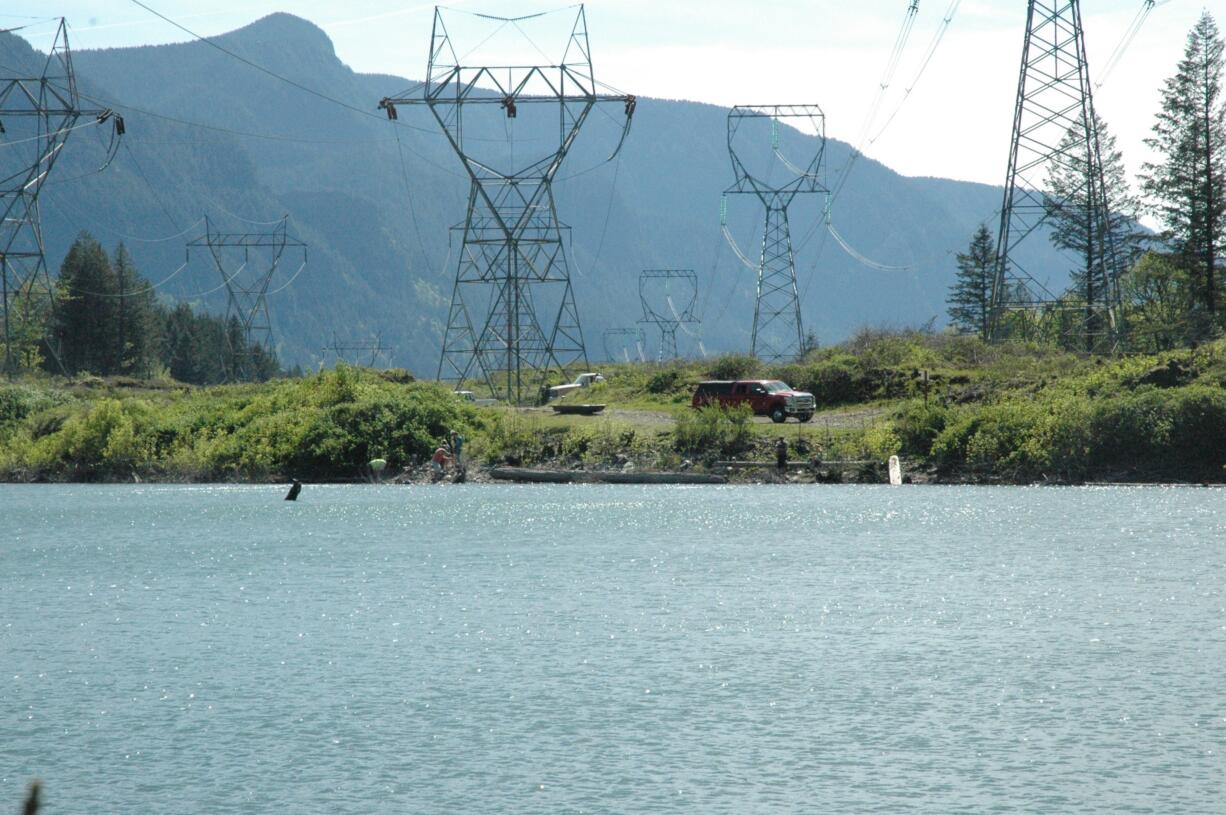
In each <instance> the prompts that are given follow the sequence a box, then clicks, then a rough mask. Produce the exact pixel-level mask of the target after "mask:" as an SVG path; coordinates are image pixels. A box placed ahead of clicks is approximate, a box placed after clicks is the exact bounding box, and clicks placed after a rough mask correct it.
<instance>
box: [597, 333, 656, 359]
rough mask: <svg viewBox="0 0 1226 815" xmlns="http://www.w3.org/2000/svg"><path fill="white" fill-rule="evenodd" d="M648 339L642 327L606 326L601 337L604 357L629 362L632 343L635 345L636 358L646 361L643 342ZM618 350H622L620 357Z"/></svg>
mask: <svg viewBox="0 0 1226 815" xmlns="http://www.w3.org/2000/svg"><path fill="white" fill-rule="evenodd" d="M646 339H647V338H646V336H645V335H644V334H643V329H641V328H606V329H605V330H604V335H603V336H602V337H601V342H602V343H603V345H604V358H605V359H607V360H608V361H609V362H629V361H630V346H631V345H632V346H634V358H635V359H637V360H638V361H639V362H646V361H647V359H646V356H647V355H646V354H645V353H644V351H643V343H644V342H646ZM618 351H620V352H621V358H620V359H619V358H618V353H617V352H618Z"/></svg>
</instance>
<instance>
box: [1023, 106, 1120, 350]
mask: <svg viewBox="0 0 1226 815" xmlns="http://www.w3.org/2000/svg"><path fill="white" fill-rule="evenodd" d="M1094 121H1095V128H1096V129H1097V131H1098V147H1099V161H1100V163H1101V164H1102V177H1103V183H1102V186H1101V188H1100V187H1099V185H1098V180H1097V178H1096V177H1095V176H1094V174H1093V173H1092V169H1093V168H1092V167H1091V159H1090V149H1091V146H1090V145H1089V144H1088V141H1087V135H1086V128H1085V127H1084V126H1074V127H1072V128H1070V129H1069V130H1068V132H1067V133H1065V134H1064V137H1063V138H1062V139H1061V141H1060V145H1059V148H1058V152H1057V154H1056V155H1057V156H1058V158H1057V159H1056V160H1054V161H1053V162H1052V164H1051V166H1050V167H1048V173H1047V186H1048V195H1047V197H1046V208H1047V216H1048V223H1049V224H1050V225H1051V227H1052V232H1051V242H1052V244H1054V245H1055V246H1057V247H1059V248H1061V249H1065V250H1068V251H1069V252H1072V253H1074V254H1075V255H1076V256H1077V257H1078V258H1079V264H1078V266H1077V267H1076V268H1074V269H1071V270H1070V277H1071V278H1072V281H1073V292H1075V294H1076V297H1075V299H1076V300H1077V301H1079V302H1080V304H1081V307H1082V308H1083V309H1084V313H1085V317H1084V321H1083V323H1082V325H1081V327H1080V331H1079V330H1078V329H1077V327H1076V326H1075V325H1074V326H1072V329H1073V332H1074V333H1075V334H1084V343H1085V347H1086V349H1087V350H1092V348H1093V344H1094V338H1095V336H1096V335H1097V333H1099V332H1100V331H1101V330H1102V326H1100V325H1098V320H1099V317H1100V315H1101V309H1102V308H1103V307H1104V306H1105V305H1107V304H1109V303H1111V289H1112V288H1113V287H1115V286H1117V285H1118V281H1119V280H1120V279H1121V277H1122V276H1123V275H1124V273H1125V272H1126V271H1127V270H1128V267H1129V266H1131V265H1132V260H1133V259H1134V258H1135V257H1136V254H1137V247H1138V246H1139V244H1140V241H1141V238H1142V235H1143V233H1142V232H1141V231H1140V230H1139V229H1138V227H1137V220H1138V218H1139V217H1140V216H1139V210H1140V205H1139V204H1138V202H1137V199H1136V197H1135V196H1134V195H1133V194H1132V191H1131V189H1130V188H1129V186H1128V177H1127V173H1126V171H1125V168H1124V157H1123V154H1122V153H1121V152H1120V150H1119V149H1118V148H1117V147H1116V143H1115V137H1114V136H1112V135H1111V133H1110V132H1109V131H1108V129H1107V124H1106V122H1104V121H1103V120H1102V119H1101V118H1099V116H1098V114H1097V113H1096V114H1095V115H1094ZM1104 198H1105V200H1100V199H1104ZM1104 207H1105V208H1106V212H1107V218H1106V219H1105V220H1104V219H1103V218H1102V215H1101V213H1102V212H1103V208H1104Z"/></svg>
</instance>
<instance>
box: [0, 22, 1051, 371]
mask: <svg viewBox="0 0 1226 815" xmlns="http://www.w3.org/2000/svg"><path fill="white" fill-rule="evenodd" d="M412 34H413V32H406V36H411V35H412ZM421 36H422V37H423V38H424V37H425V33H424V32H421ZM217 41H218V42H219V43H221V44H223V45H224V46H225V47H226V48H227V49H229V50H231V51H233V52H234V53H236V54H240V55H242V56H245V57H247V58H249V59H251V60H253V61H255V62H258V63H260V64H261V65H264V66H266V67H267V68H268V69H269V70H271V71H274V72H276V73H278V74H280V75H282V76H286V77H292V78H293V79H294V81H296V82H298V83H300V84H302V85H304V86H307V87H310V88H312V89H317V90H318V91H320V92H321V93H323V94H326V95H327V96H329V97H333V98H334V99H339V100H343V101H345V102H346V103H348V104H350V105H352V107H354V108H358V109H361V110H369V112H370V115H363V114H362V113H359V112H356V111H354V110H351V109H347V108H346V107H342V106H340V105H338V104H335V103H334V102H331V101H328V100H326V99H323V98H320V97H318V96H315V95H311V94H309V93H306V92H303V91H301V90H299V89H296V88H294V87H291V86H289V85H287V84H285V83H284V82H280V81H278V80H276V79H274V78H272V77H270V76H268V75H266V74H263V73H260V72H258V71H256V70H254V69H252V68H251V67H250V66H248V65H244V64H243V63H242V62H240V61H238V60H236V59H234V58H232V57H229V56H227V55H225V54H223V53H221V52H219V51H217V50H215V49H213V48H210V47H209V46H208V45H207V44H204V43H199V42H197V43H189V44H181V45H166V46H155V47H153V46H151V47H141V48H131V49H120V50H110V51H97V52H90V51H82V52H77V53H76V54H75V65H76V69H77V72H78V75H79V80H80V85H81V89H82V93H83V94H85V95H86V96H87V97H88V99H89V100H90V101H89V103H90V104H95V105H98V106H107V107H114V108H116V109H117V110H120V111H121V112H122V113H123V114H124V116H125V119H126V122H127V131H128V132H127V135H126V137H125V139H124V142H123V145H122V147H121V149H120V150H119V153H118V155H117V157H116V159H115V161H114V162H113V163H112V164H111V166H110V167H109V168H107V169H106V170H105V171H104V172H101V173H95V172H93V171H94V170H96V169H97V167H98V165H99V164H100V163H101V160H102V158H103V154H104V150H103V141H104V140H103V139H102V134H101V133H95V132H93V130H91V129H89V128H85V129H82V130H81V131H79V132H77V133H74V135H73V138H72V140H71V141H70V143H69V146H68V150H67V152H66V154H65V155H64V157H63V159H62V160H61V161H60V163H59V164H58V165H57V167H56V172H55V175H54V177H53V180H52V181H51V183H50V184H49V185H48V186H47V188H46V189H45V191H44V196H43V199H42V200H43V209H42V211H43V221H44V226H45V234H46V239H47V250H48V259H49V262H50V264H51V266H52V268H53V269H54V268H58V266H59V265H60V263H61V261H62V260H63V258H64V255H65V253H66V251H67V249H68V246H69V245H70V244H71V242H72V241H73V240H74V239H75V237H76V236H77V235H78V233H79V232H80V231H81V230H88V231H89V232H90V233H92V234H93V235H94V236H95V237H97V238H98V239H99V240H100V241H101V242H102V243H103V244H104V246H105V247H107V249H108V250H112V249H113V248H114V246H115V245H116V244H118V243H119V242H120V241H123V242H124V243H125V244H126V246H127V248H128V250H129V251H130V253H131V255H132V258H133V260H134V263H135V265H136V267H137V269H138V270H139V271H140V273H141V274H143V275H144V276H145V277H146V278H148V279H149V280H151V281H153V282H154V283H155V284H156V283H159V282H160V281H162V280H163V279H164V278H166V277H167V276H168V275H170V274H171V273H172V272H174V271H175V270H176V269H178V268H179V267H180V266H181V264H183V263H184V260H185V257H184V255H185V249H184V246H185V243H187V242H188V241H189V240H191V239H193V238H196V237H199V236H200V235H201V234H203V231H204V224H203V223H202V222H201V219H202V218H203V217H204V216H205V215H208V216H209V218H210V219H212V222H213V223H214V226H215V227H216V228H218V229H222V230H224V231H232V232H240V231H259V230H261V229H265V228H267V227H266V226H263V225H261V223H260V222H269V221H273V220H275V219H278V218H280V217H281V216H282V215H284V214H288V215H289V216H290V229H291V232H293V233H294V234H295V235H296V236H297V237H299V238H301V239H302V240H304V241H306V242H307V243H308V244H309V245H310V252H309V264H308V266H307V268H306V269H305V270H304V271H303V273H302V274H301V275H300V276H299V277H298V278H296V279H295V280H294V282H293V284H292V285H290V286H289V287H287V288H286V289H284V290H283V291H280V292H278V293H277V294H275V295H274V296H273V297H272V298H271V300H270V304H271V310H272V319H273V325H274V329H275V333H276V337H277V341H278V345H277V349H276V350H277V352H278V355H279V357H280V359H281V360H282V362H283V363H285V364H288V365H293V364H301V365H303V366H304V367H311V366H313V365H315V364H317V363H318V362H319V361H320V360H321V359H322V357H323V354H322V353H321V349H322V348H323V347H324V346H325V345H326V344H327V343H328V342H329V341H330V340H331V339H332V337H333V335H336V336H337V337H339V338H341V339H342V340H345V339H350V340H368V339H370V338H372V337H373V336H374V335H375V334H376V333H378V334H380V335H381V337H382V339H383V342H384V343H386V344H388V345H391V346H394V348H395V352H394V354H393V356H392V359H391V361H392V362H393V363H395V364H397V365H403V366H406V367H409V368H411V369H413V370H415V371H416V372H418V373H419V374H424V375H427V376H429V375H433V373H434V368H435V366H436V364H437V359H438V348H439V344H440V342H441V334H442V324H443V321H445V319H446V306H447V299H448V297H449V295H450V287H451V280H452V276H453V274H454V261H455V255H454V253H451V252H449V246H448V235H449V228H450V227H452V226H454V225H455V224H456V223H458V222H462V220H463V217H464V211H465V201H466V196H467V192H468V187H467V181H466V179H465V177H463V175H462V172H461V168H460V166H459V163H458V162H457V161H456V160H455V158H454V156H453V155H452V154H451V152H450V149H449V148H448V146H447V144H446V141H445V140H444V139H443V138H442V137H441V135H440V134H439V133H438V132H437V127H436V126H435V125H434V124H433V122H432V120H430V119H429V118H428V114H427V113H426V112H425V111H423V110H420V109H418V110H412V109H402V111H401V119H400V127H399V128H398V129H395V130H394V129H393V128H394V127H396V126H395V125H392V124H391V123H389V122H388V121H386V120H385V119H384V118H383V114H382V113H381V112H380V111H378V110H377V109H376V104H377V102H378V100H379V99H380V98H382V97H384V96H388V95H393V94H396V93H400V92H402V91H403V90H404V89H405V88H406V87H408V86H410V85H411V84H412V83H411V81H410V80H408V79H404V78H398V77H391V76H376V75H363V74H357V73H355V72H353V71H351V70H350V69H349V68H348V67H347V66H345V65H344V64H343V63H341V62H340V61H339V60H338V59H337V58H336V55H335V53H334V51H333V49H332V45H331V43H330V41H329V40H328V38H327V36H326V35H325V34H324V33H323V32H322V31H321V30H319V29H318V28H316V27H315V26H313V25H312V24H310V23H308V22H306V21H304V20H301V19H298V18H295V17H292V16H289V15H285V14H276V15H273V16H270V17H267V18H265V19H262V20H260V21H258V22H256V23H253V24H252V25H250V26H247V27H246V28H243V29H241V30H238V31H235V32H232V33H230V34H227V35H225V36H223V37H220V38H218V40H217ZM593 43H594V47H595V48H596V49H597V52H598V50H599V32H593ZM420 51H424V49H406V53H411V54H418V53H419V52H420ZM36 59H37V56H36V54H35V53H34V52H33V51H32V50H31V49H30V48H29V47H28V45H27V44H26V43H25V42H24V41H23V40H20V39H18V38H17V37H16V36H15V35H12V34H0V63H2V64H4V65H7V66H12V65H15V64H25V65H30V64H32V63H33V61H34V60H36ZM423 69H424V65H418V64H406V65H405V72H406V73H413V72H416V71H420V70H423ZM629 90H630V91H632V92H638V93H640V102H639V104H638V108H637V112H636V114H635V121H634V127H633V131H632V133H631V135H630V138H629V140H628V141H627V143H626V146H625V149H624V151H623V152H622V154H621V156H620V158H619V159H618V160H616V161H615V162H612V163H609V164H602V161H603V159H604V157H605V156H607V155H608V153H609V152H610V151H611V148H612V146H613V144H614V143H615V142H616V136H617V128H618V122H617V121H616V119H618V118H619V117H620V113H621V111H620V110H617V111H610V113H611V115H610V116H608V117H606V116H604V115H594V116H593V117H592V119H591V120H590V126H589V127H588V128H587V130H586V131H585V132H584V135H583V136H581V137H580V141H579V143H578V144H577V146H576V149H575V150H574V151H573V153H572V155H571V157H570V158H569V159H568V163H567V166H566V167H565V168H563V170H562V172H561V174H560V178H561V179H562V180H561V181H560V182H559V183H558V184H557V187H556V190H557V197H558V205H559V212H560V215H561V217H562V219H563V220H564V221H565V222H567V223H568V224H569V225H570V226H571V227H572V228H573V229H572V238H573V245H572V250H573V252H572V256H573V259H574V264H575V268H574V279H575V290H576V297H577V300H578V305H579V309H580V313H581V316H582V319H583V326H584V331H585V335H586V337H587V341H588V350H589V355H590V356H591V357H592V358H593V359H599V358H600V357H601V356H602V353H603V352H602V350H601V343H600V337H601V333H602V332H603V330H604V329H606V328H609V327H615V326H631V325H633V321H634V320H635V319H637V317H638V315H639V314H640V307H639V302H638V290H637V278H638V273H639V270H640V269H643V268H650V267H672V268H679V267H684V268H693V269H695V270H696V271H697V273H698V280H699V286H700V295H699V301H698V302H699V309H698V311H699V316H700V317H701V318H702V320H703V322H702V323H701V325H698V326H695V327H694V328H693V335H682V337H681V339H680V343H679V344H680V350H681V352H682V353H683V354H687V355H693V354H697V353H698V350H697V349H698V345H697V343H698V341H699V339H701V341H702V344H703V346H704V347H705V348H706V349H707V350H708V351H710V352H719V351H736V350H744V349H745V348H746V346H747V345H748V335H749V329H750V324H751V321H752V314H753V295H754V280H753V273H752V271H750V270H748V269H747V268H745V266H744V265H742V264H741V262H740V261H739V260H737V258H736V257H735V255H734V253H733V252H732V251H731V250H730V249H728V247H726V246H724V245H723V244H722V238H721V236H720V196H721V193H722V191H723V190H724V189H725V188H726V187H727V186H728V185H729V183H730V182H731V180H732V178H731V175H732V173H731V170H730V168H729V164H728V158H727V153H726V149H725V134H724V122H725V115H726V111H725V110H724V109H721V108H717V107H714V106H710V105H702V104H696V103H690V102H679V101H665V100H655V99H650V98H646V96H647V95H648V94H650V91H651V89H650V88H633V89H629ZM821 96H822V93H821V88H820V87H816V88H814V97H815V101H818V102H820V99H821ZM746 101H747V102H749V101H769V100H746ZM798 101H800V100H798ZM806 101H807V100H806ZM155 114H156V115H155ZM516 126H517V127H520V130H519V131H518V132H515V131H511V132H510V135H513V137H514V139H515V140H516V142H515V143H516V146H517V149H530V147H531V145H532V144H533V142H534V140H536V139H538V138H540V136H541V135H542V134H541V133H540V132H539V131H536V130H534V129H533V127H532V125H531V124H530V123H525V124H523V125H522V126H521V125H516ZM500 133H501V128H500ZM489 135H491V136H492V135H495V134H489ZM397 136H399V141H398V140H397ZM1001 137H1002V152H1003V149H1004V145H1005V137H1006V134H1003V133H1002V134H1001ZM782 139H783V149H784V150H785V151H786V152H789V153H791V154H794V155H801V154H803V153H804V151H805V150H806V149H809V150H811V149H812V143H811V141H810V140H809V139H808V138H807V137H805V136H804V135H802V134H800V133H799V132H796V131H788V132H785V133H784V134H783V136H782ZM848 155H849V148H848V146H847V145H845V144H843V143H841V142H836V141H833V140H832V141H831V142H830V144H829V147H828V149H827V153H826V157H827V165H828V167H829V169H830V171H831V173H832V174H835V173H837V172H838V171H839V170H840V169H841V168H843V167H844V166H845V165H846V163H847V160H848ZM810 198H811V200H800V201H798V202H797V203H796V204H795V205H794V207H793V209H792V221H793V223H792V232H793V236H794V239H795V241H796V244H797V246H798V247H799V255H798V258H799V263H798V266H799V270H800V285H801V288H802V290H803V294H804V299H803V311H804V318H805V321H806V324H807V327H809V328H812V329H814V330H815V331H816V333H817V335H818V337H819V339H820V340H821V341H822V342H832V341H836V340H838V339H841V338H843V337H845V336H846V335H847V334H849V333H850V332H851V331H852V330H854V329H855V328H857V327H859V326H862V325H866V324H874V325H887V326H905V325H915V324H920V323H924V322H926V321H928V320H930V319H932V318H936V320H937V324H938V325H939V324H942V323H943V322H944V319H945V302H944V301H945V296H946V291H947V289H948V287H949V285H950V283H951V281H952V279H953V276H954V269H955V265H954V253H955V252H956V251H959V250H961V249H962V248H963V247H964V246H965V244H966V242H967V240H968V239H969V237H970V235H971V234H972V233H973V232H974V230H975V228H976V226H977V225H978V224H979V223H980V222H981V221H983V220H988V221H991V219H992V218H993V213H994V211H995V209H996V207H997V206H998V205H999V198H1000V192H999V190H998V189H996V188H994V187H989V186H985V185H976V184H967V183H961V182H954V181H947V180H939V179H924V178H905V177H902V176H899V175H898V174H896V173H893V172H892V171H890V170H889V169H888V168H886V167H884V166H882V165H880V164H877V163H875V162H873V161H871V160H867V159H865V160H861V161H860V162H858V164H857V165H856V167H855V170H854V173H853V174H852V175H851V177H850V180H849V182H848V184H847V186H846V188H845V190H844V191H843V193H842V195H841V197H840V198H839V199H838V201H837V205H836V207H835V210H834V219H835V223H836V225H837V226H838V229H839V231H840V232H841V233H842V234H843V235H844V236H845V237H846V238H847V240H848V241H849V243H850V244H851V245H852V246H854V247H855V248H856V249H857V250H858V251H860V252H862V253H863V254H864V255H866V256H868V257H871V258H873V259H874V260H877V261H880V262H882V263H886V264H894V265H904V266H907V267H908V271H905V272H882V271H873V270H871V269H869V268H867V267H866V266H865V265H863V264H861V263H859V262H857V261H856V260H853V259H852V258H851V257H850V256H849V255H848V254H846V253H845V252H844V251H843V250H842V249H841V248H839V246H838V245H837V244H836V243H835V241H833V240H831V239H829V237H828V236H827V235H825V233H824V231H823V230H821V229H818V228H816V225H817V223H818V218H819V214H820V211H821V207H822V205H823V203H824V202H823V201H822V200H821V197H820V196H811V197H810ZM410 202H411V204H410ZM760 218H761V213H760V211H758V210H757V209H756V208H755V207H754V206H752V205H751V202H750V201H747V200H738V201H733V202H731V203H730V205H729V224H730V227H731V230H732V232H733V234H734V235H735V236H736V237H737V239H738V241H739V242H740V244H741V247H742V248H743V249H744V251H745V252H746V253H747V254H749V255H750V256H756V253H757V242H758V241H759V240H760V238H759V237H758V234H759V230H760V226H759V223H760ZM1027 249H1029V251H1030V252H1033V253H1036V254H1035V256H1034V257H1033V258H1032V259H1030V260H1029V261H1028V262H1027V266H1028V267H1029V268H1043V269H1048V270H1050V275H1051V277H1052V279H1053V280H1063V279H1064V277H1065V276H1066V274H1067V267H1068V266H1069V265H1070V262H1069V261H1067V260H1065V259H1061V258H1060V257H1059V256H1058V255H1057V254H1056V253H1055V252H1054V251H1052V250H1050V248H1049V247H1048V246H1047V244H1046V242H1045V241H1041V240H1036V241H1030V242H1028V246H1027ZM294 265H295V266H296V265H297V264H296V263H295V264H294ZM293 271H294V268H285V269H282V270H281V272H280V274H281V277H280V278H279V280H280V281H282V282H284V281H285V280H286V279H287V278H288V275H289V274H290V273H292V272H293ZM219 282H220V279H219V277H218V274H217V271H216V270H215V269H214V268H213V267H212V266H211V262H210V261H209V259H208V257H207V255H206V254H205V253H202V252H196V253H193V254H192V256H191V262H190V263H189V264H188V266H187V267H186V268H185V269H184V270H183V271H182V272H181V273H178V274H176V275H175V276H174V277H173V278H172V279H171V280H169V281H168V282H166V283H164V284H162V285H160V286H159V294H160V296H161V297H162V298H163V299H164V300H166V301H167V302H168V303H171V304H173V303H174V302H177V301H187V302H189V303H191V304H192V305H194V306H197V307H199V308H203V309H206V310H210V311H214V312H221V311H223V310H224V307H225V301H224V297H223V294H222V293H221V292H217V291H212V292H211V293H208V292H210V290H213V289H216V288H217V286H218V284H219ZM275 285H276V283H275V282H274V287H275ZM206 293H207V294H206ZM648 342H649V349H650V348H654V344H653V340H652V338H651V337H650V336H649V339H648Z"/></svg>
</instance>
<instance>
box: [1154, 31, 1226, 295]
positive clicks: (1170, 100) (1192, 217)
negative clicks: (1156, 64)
mask: <svg viewBox="0 0 1226 815" xmlns="http://www.w3.org/2000/svg"><path fill="white" fill-rule="evenodd" d="M1222 66H1223V43H1222V38H1221V35H1220V34H1219V33H1218V28H1217V24H1216V23H1215V22H1214V19H1213V17H1212V15H1210V14H1209V12H1208V11H1206V12H1204V13H1203V14H1202V15H1201V17H1200V19H1199V20H1198V21H1197V23H1196V25H1195V26H1194V27H1193V28H1192V31H1191V32H1190V33H1189V34H1188V41H1187V46H1186V48H1185V49H1184V58H1183V60H1182V61H1180V63H1179V67H1178V69H1177V71H1176V73H1175V75H1174V76H1173V77H1171V78H1170V79H1168V80H1167V82H1166V87H1165V89H1164V90H1163V93H1162V111H1161V113H1159V114H1158V121H1157V122H1156V123H1155V124H1154V131H1153V132H1154V135H1153V137H1152V138H1149V139H1146V144H1148V145H1149V146H1150V147H1151V148H1153V149H1154V150H1155V151H1156V152H1158V153H1159V155H1160V156H1161V159H1160V160H1159V161H1158V162H1157V163H1147V164H1145V166H1144V173H1143V176H1142V187H1141V188H1142V190H1143V191H1144V192H1145V194H1146V195H1148V196H1149V197H1150V198H1151V199H1153V201H1154V202H1155V206H1154V209H1155V211H1156V214H1157V215H1158V217H1159V219H1160V220H1161V221H1162V224H1163V226H1164V227H1165V230H1164V234H1163V237H1164V238H1165V239H1166V240H1167V241H1168V243H1169V245H1170V246H1171V248H1172V249H1174V251H1175V252H1176V253H1177V255H1178V256H1179V258H1180V261H1181V262H1182V263H1183V264H1185V266H1186V268H1187V269H1188V271H1189V273H1190V275H1191V277H1192V278H1193V279H1194V280H1195V281H1196V285H1197V288H1198V289H1199V292H1198V298H1197V299H1198V300H1199V302H1200V304H1201V305H1202V306H1203V308H1204V310H1205V311H1207V312H1208V314H1209V318H1210V319H1213V318H1214V315H1215V314H1216V312H1217V311H1218V301H1219V297H1218V290H1219V288H1220V282H1219V275H1218V269H1217V266H1218V263H1219V260H1220V258H1221V257H1222V254H1223V252H1226V100H1224V99H1223V94H1222Z"/></svg>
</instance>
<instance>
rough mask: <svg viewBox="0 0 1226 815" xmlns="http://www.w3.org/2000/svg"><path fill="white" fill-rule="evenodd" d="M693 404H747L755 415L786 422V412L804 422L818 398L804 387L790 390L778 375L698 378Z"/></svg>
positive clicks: (815, 407) (728, 405) (699, 405)
mask: <svg viewBox="0 0 1226 815" xmlns="http://www.w3.org/2000/svg"><path fill="white" fill-rule="evenodd" d="M690 404H691V406H692V407H695V408H700V407H703V406H704V405H711V404H718V405H722V406H724V407H732V406H734V405H740V404H748V405H749V406H750V408H752V409H753V412H754V413H755V414H757V415H758V416H770V417H771V421H773V422H776V423H778V422H785V421H787V418H788V417H789V416H795V417H796V418H797V419H798V420H799V421H802V422H807V421H809V420H810V419H812V418H813V414H814V412H816V410H817V400H816V399H814V398H813V394H811V393H807V392H806V391H797V390H792V388H791V387H789V386H788V384H787V383H786V382H780V381H779V380H778V379H744V380H737V381H735V382H729V381H722V380H712V381H709V382H699V383H698V388H697V390H695V391H694V398H693V400H692V401H691V402H690Z"/></svg>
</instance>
